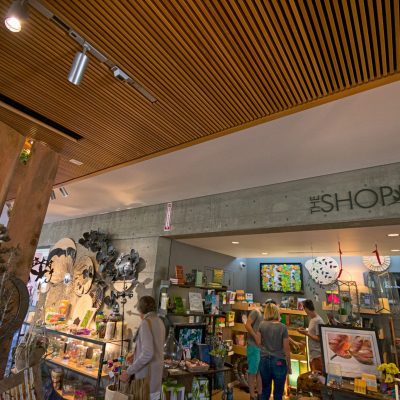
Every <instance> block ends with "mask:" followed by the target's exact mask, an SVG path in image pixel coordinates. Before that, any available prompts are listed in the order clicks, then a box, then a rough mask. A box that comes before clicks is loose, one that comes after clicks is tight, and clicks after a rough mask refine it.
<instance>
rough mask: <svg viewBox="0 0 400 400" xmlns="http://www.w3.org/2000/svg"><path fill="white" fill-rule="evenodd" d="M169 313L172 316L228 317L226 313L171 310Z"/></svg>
mask: <svg viewBox="0 0 400 400" xmlns="http://www.w3.org/2000/svg"><path fill="white" fill-rule="evenodd" d="M167 315H171V316H172V317H226V314H200V313H190V312H189V313H179V314H177V313H173V312H169V313H167Z"/></svg>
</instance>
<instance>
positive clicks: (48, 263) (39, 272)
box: [30, 257, 54, 283]
mask: <svg viewBox="0 0 400 400" xmlns="http://www.w3.org/2000/svg"><path fill="white" fill-rule="evenodd" d="M52 264H53V260H48V259H46V258H45V257H43V258H42V259H40V258H39V257H35V258H34V259H33V261H32V268H31V272H30V273H31V274H32V275H34V276H36V278H35V282H37V281H39V279H42V278H45V279H44V283H49V282H50V281H51V277H52V276H53V272H54V269H53V268H52ZM37 267H39V268H37Z"/></svg>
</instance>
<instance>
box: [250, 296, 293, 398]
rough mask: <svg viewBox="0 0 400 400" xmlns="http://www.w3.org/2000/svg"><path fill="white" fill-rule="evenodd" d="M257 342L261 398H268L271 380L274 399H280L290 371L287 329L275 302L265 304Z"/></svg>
mask: <svg viewBox="0 0 400 400" xmlns="http://www.w3.org/2000/svg"><path fill="white" fill-rule="evenodd" d="M257 343H259V344H260V346H261V360H260V375H261V380H262V393H261V400H269V398H270V395H271V387H272V382H274V400H281V399H282V398H283V392H284V388H285V382H286V375H287V374H291V372H292V371H291V365H290V346H289V334H288V330H287V327H286V325H284V324H282V323H281V322H280V315H279V308H278V307H277V306H276V305H275V304H272V303H269V304H266V305H265V309H264V321H263V322H261V324H260V326H259V331H258V333H257Z"/></svg>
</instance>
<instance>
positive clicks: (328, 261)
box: [305, 257, 341, 285]
mask: <svg viewBox="0 0 400 400" xmlns="http://www.w3.org/2000/svg"><path fill="white" fill-rule="evenodd" d="M305 267H306V269H307V271H308V272H309V274H310V276H311V278H312V279H313V280H314V282H316V283H318V284H319V285H330V284H332V283H333V282H335V281H336V280H337V279H338V277H339V276H340V272H341V268H340V266H339V264H338V263H337V261H336V260H335V259H333V258H332V257H316V258H312V259H310V260H308V261H306V263H305Z"/></svg>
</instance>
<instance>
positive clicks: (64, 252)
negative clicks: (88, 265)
mask: <svg viewBox="0 0 400 400" xmlns="http://www.w3.org/2000/svg"><path fill="white" fill-rule="evenodd" d="M75 259H76V246H75V242H74V241H73V240H72V239H69V238H64V239H61V240H59V241H58V242H57V243H56V244H55V245H54V246H53V248H52V249H51V250H50V253H49V257H48V261H52V263H51V268H52V269H53V274H52V275H51V276H49V277H48V281H50V282H51V283H54V284H57V283H61V282H62V281H63V280H64V276H65V274H66V273H67V272H71V271H72V267H73V266H74V262H75ZM45 276H46V275H45Z"/></svg>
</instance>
